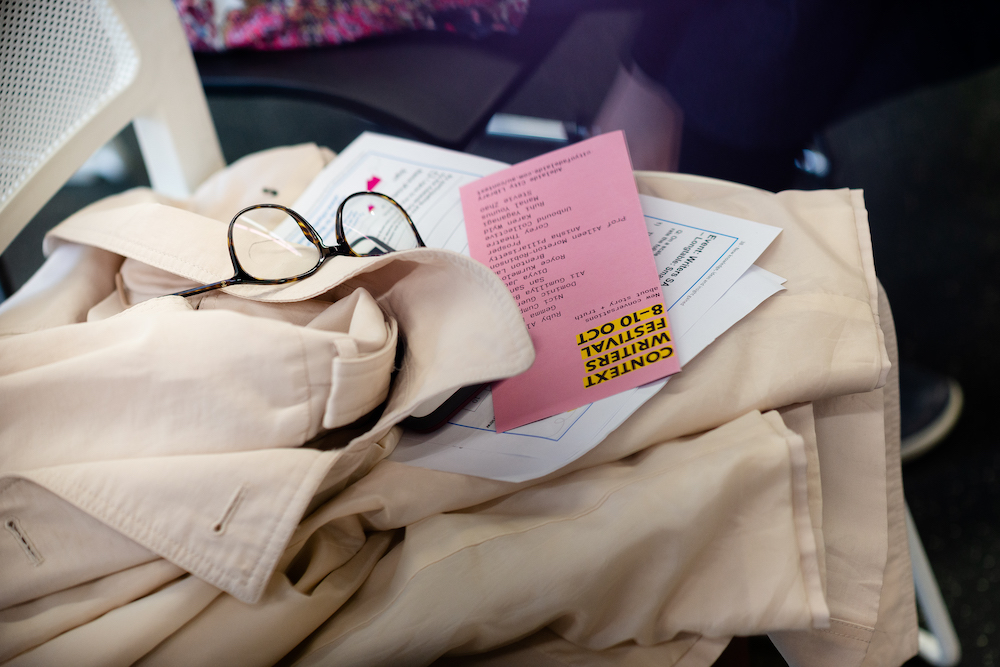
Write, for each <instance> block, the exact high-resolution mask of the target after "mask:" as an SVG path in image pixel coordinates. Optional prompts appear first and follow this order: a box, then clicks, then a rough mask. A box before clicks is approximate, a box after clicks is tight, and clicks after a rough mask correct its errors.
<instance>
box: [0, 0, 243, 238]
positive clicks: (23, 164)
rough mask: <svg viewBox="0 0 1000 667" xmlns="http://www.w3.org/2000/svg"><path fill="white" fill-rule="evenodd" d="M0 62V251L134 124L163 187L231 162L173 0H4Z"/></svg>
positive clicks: (187, 182) (189, 185)
mask: <svg viewBox="0 0 1000 667" xmlns="http://www.w3.org/2000/svg"><path fill="white" fill-rule="evenodd" d="M0 61H2V63H3V65H2V66H3V76H2V77H0V109H2V112H0V147H2V148H0V251H2V250H3V249H4V248H6V247H7V246H8V245H9V244H10V242H11V241H12V240H13V239H14V237H15V236H17V234H18V232H20V231H21V229H22V228H23V227H24V226H25V225H26V224H27V223H28V222H29V221H30V220H31V218H32V217H33V216H34V215H35V213H37V212H38V210H39V209H40V208H41V207H42V206H43V205H44V204H45V203H46V202H47V201H48V200H49V199H50V198H51V197H52V195H54V194H55V193H56V191H57V190H58V189H59V188H60V187H61V186H62V185H63V184H64V183H65V182H66V181H67V180H68V179H69V177H70V176H72V175H73V173H74V172H75V171H76V170H77V169H78V168H79V167H80V166H81V165H82V164H83V163H84V162H85V161H86V160H87V158H89V157H90V156H91V155H92V154H93V153H94V152H95V151H96V150H97V149H98V148H100V147H101V146H103V145H104V144H105V143H106V142H107V141H109V140H110V139H111V138H112V137H114V136H115V135H116V134H117V133H118V132H119V131H121V129H122V128H124V127H125V126H126V125H127V124H128V123H129V122H132V123H133V125H134V127H135V131H136V135H137V137H138V139H139V146H140V148H141V150H142V155H143V160H144V162H145V164H146V169H147V172H148V173H149V178H150V182H151V184H152V186H153V188H154V189H155V190H157V191H159V192H162V193H163V194H166V195H170V196H174V197H184V196H186V195H188V194H190V192H191V191H192V190H193V189H194V188H195V187H197V186H198V185H199V184H200V183H201V182H202V181H203V180H204V179H205V178H206V177H207V176H209V175H210V174H212V173H213V172H215V171H217V170H219V169H221V168H222V167H224V166H225V161H224V159H223V157H222V150H221V148H220V147H219V140H218V137H217V136H216V133H215V127H214V125H213V124H212V118H211V116H210V115H209V111H208V105H207V103H206V101H205V95H204V92H203V91H202V88H201V84H200V81H199V79H198V73H197V70H196V69H195V65H194V59H193V58H192V56H191V51H190V48H189V47H188V43H187V40H186V39H185V37H184V33H183V30H182V29H181V26H180V21H179V20H178V18H177V15H176V13H175V11H174V8H173V6H172V4H171V3H170V2H169V0H46V2H38V0H3V2H2V3H0Z"/></svg>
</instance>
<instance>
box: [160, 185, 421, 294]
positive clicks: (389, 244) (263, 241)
mask: <svg viewBox="0 0 1000 667" xmlns="http://www.w3.org/2000/svg"><path fill="white" fill-rule="evenodd" d="M336 227H337V245H336V246H334V247H332V248H331V247H329V246H326V245H324V244H323V240H322V239H321V238H320V236H319V234H318V233H317V232H316V230H315V229H313V226H312V225H310V224H309V223H308V222H306V220H305V218H303V217H302V216H301V215H299V214H298V213H296V212H295V211H293V210H292V209H290V208H287V207H285V206H281V205H280V204H256V205H254V206H248V207H247V208H245V209H243V210H242V211H240V212H239V213H237V214H236V215H235V216H234V217H233V220H232V222H230V223H229V257H230V259H232V261H233V270H234V271H235V274H234V275H233V277H232V278H229V279H228V280H220V281H219V282H216V283H210V284H208V285H202V286H201V287H195V288H192V289H189V290H184V291H182V292H177V293H176V294H175V295H174V296H194V295H196V294H202V293H204V292H209V291H211V290H216V289H220V288H223V287H230V286H232V285H281V284H283V283H291V282H295V281H298V280H302V279H303V278H308V277H309V276H311V275H312V274H314V273H316V272H317V271H319V268H320V267H321V266H323V263H324V262H326V260H328V259H330V258H331V257H337V256H347V257H370V256H374V255H384V254H386V253H389V252H394V251H396V250H409V249H411V248H424V247H426V246H425V245H424V241H423V239H422V238H420V233H419V232H418V231H417V228H416V226H415V225H414V224H413V220H411V219H410V216H409V215H408V214H407V213H406V211H404V210H403V207H402V206H400V205H399V203H398V202H397V201H396V200H395V199H393V198H392V197H389V196H387V195H384V194H382V193H380V192H355V193H354V194H352V195H349V196H348V197H347V198H345V199H344V201H342V202H341V203H340V206H339V207H337V219H336ZM289 239H291V240H289Z"/></svg>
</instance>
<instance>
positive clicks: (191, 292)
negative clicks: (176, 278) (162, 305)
mask: <svg viewBox="0 0 1000 667" xmlns="http://www.w3.org/2000/svg"><path fill="white" fill-rule="evenodd" d="M235 284H236V281H234V280H233V279H232V278H230V279H229V280H220V281H219V282H217V283H209V284H207V285H201V286H199V287H192V288H191V289H186V290H182V291H180V292H174V293H173V294H171V295H170V296H195V295H197V294H204V293H205V292H211V291H212V290H217V289H222V288H223V287H229V286H230V285H235Z"/></svg>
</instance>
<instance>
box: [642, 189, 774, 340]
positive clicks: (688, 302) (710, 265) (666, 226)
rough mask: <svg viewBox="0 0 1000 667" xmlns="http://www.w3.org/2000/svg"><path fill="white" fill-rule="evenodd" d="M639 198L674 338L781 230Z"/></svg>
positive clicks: (670, 202)
mask: <svg viewBox="0 0 1000 667" xmlns="http://www.w3.org/2000/svg"><path fill="white" fill-rule="evenodd" d="M639 199H640V200H641V201H642V211H643V213H644V214H645V215H646V228H647V229H648V230H649V240H650V243H651V244H652V246H653V257H654V258H655V260H656V269H657V271H659V274H660V285H661V286H662V288H663V294H664V296H666V297H667V312H669V313H670V330H671V331H673V332H674V337H675V338H680V337H681V335H682V334H684V332H685V331H687V330H688V329H690V328H691V326H693V325H694V323H695V322H697V321H698V319H699V318H700V317H701V316H702V315H704V314H705V313H706V312H708V309H709V308H711V307H712V306H713V305H714V304H715V302H716V301H718V300H719V297H721V296H722V295H723V294H724V293H725V292H726V290H728V289H729V288H730V287H732V286H733V284H734V283H735V282H736V281H737V280H738V279H739V277H740V276H742V275H743V274H744V273H746V271H747V269H749V268H750V266H751V265H753V263H754V262H755V261H756V260H757V258H758V257H760V254H761V253H762V252H764V249H765V248H767V246H769V245H770V244H771V241H773V240H774V239H775V238H776V237H777V236H778V234H779V233H780V232H781V228H779V227H772V226H770V225H763V224H760V223H754V222H749V221H748V220H743V219H742V218H734V217H733V216H730V215H723V214H721V213H715V212H712V211H706V210H704V209H700V208H696V207H694V206H688V205H687V204H679V203H677V202H673V201H667V200H666V199H658V198H656V197H650V196H648V195H640V196H639Z"/></svg>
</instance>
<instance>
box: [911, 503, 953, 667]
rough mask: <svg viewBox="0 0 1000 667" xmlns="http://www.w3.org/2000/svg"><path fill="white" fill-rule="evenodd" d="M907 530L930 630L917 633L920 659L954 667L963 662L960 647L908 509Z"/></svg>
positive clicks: (919, 597)
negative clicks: (918, 634)
mask: <svg viewBox="0 0 1000 667" xmlns="http://www.w3.org/2000/svg"><path fill="white" fill-rule="evenodd" d="M906 528H907V533H908V535H909V543H910V561H911V562H912V564H913V582H914V586H915V589H916V594H917V604H918V605H919V607H920V612H921V613H922V614H923V617H924V620H925V621H926V623H927V626H928V628H929V631H928V630H924V629H923V628H921V629H920V636H919V639H918V642H919V650H920V657H921V658H923V659H924V660H926V661H927V662H929V663H930V664H932V665H935V666H936V667H953V666H954V665H957V664H958V662H959V661H960V660H961V659H962V647H961V645H960V644H959V642H958V635H957V634H955V626H954V625H952V622H951V616H949V615H948V609H947V607H945V605H944V599H943V598H942V597H941V589H940V588H938V585H937V580H935V579H934V572H933V570H931V565H930V563H929V562H928V560H927V552H925V551H924V545H923V543H922V542H921V541H920V535H919V533H917V526H916V524H914V523H913V517H912V516H911V515H910V508H909V506H907V507H906Z"/></svg>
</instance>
